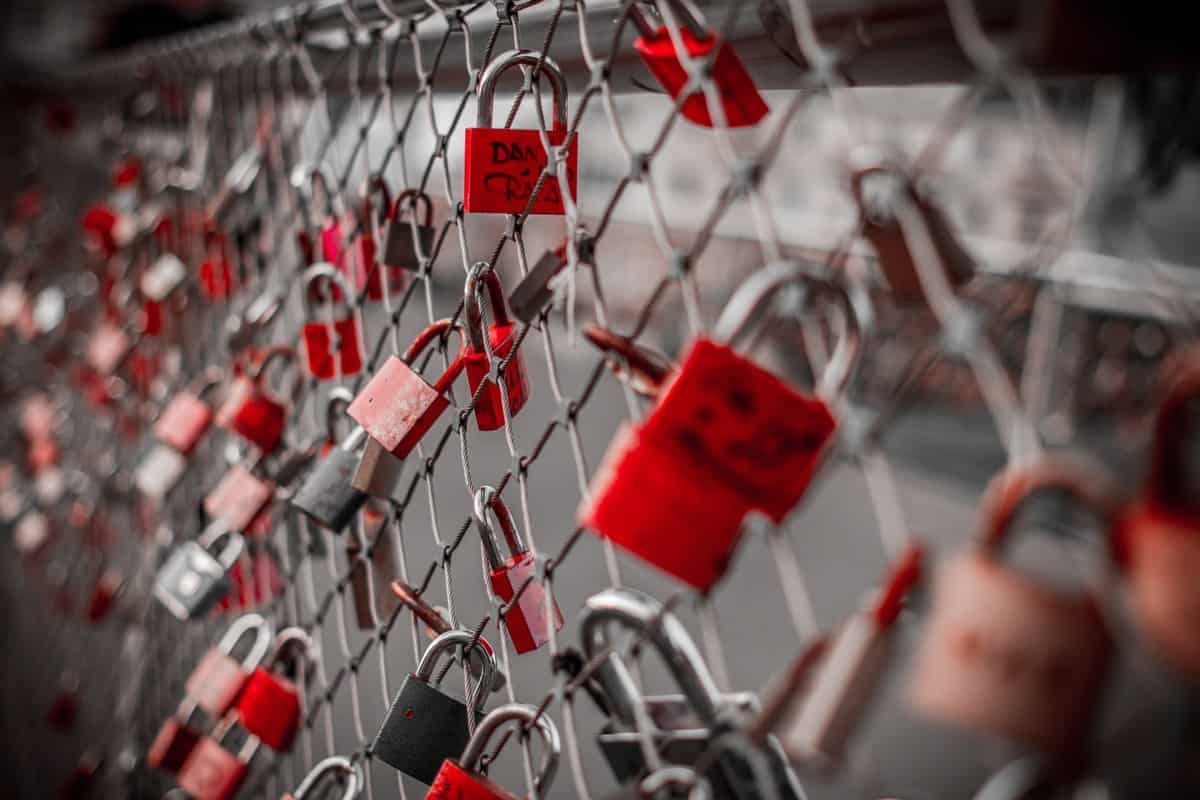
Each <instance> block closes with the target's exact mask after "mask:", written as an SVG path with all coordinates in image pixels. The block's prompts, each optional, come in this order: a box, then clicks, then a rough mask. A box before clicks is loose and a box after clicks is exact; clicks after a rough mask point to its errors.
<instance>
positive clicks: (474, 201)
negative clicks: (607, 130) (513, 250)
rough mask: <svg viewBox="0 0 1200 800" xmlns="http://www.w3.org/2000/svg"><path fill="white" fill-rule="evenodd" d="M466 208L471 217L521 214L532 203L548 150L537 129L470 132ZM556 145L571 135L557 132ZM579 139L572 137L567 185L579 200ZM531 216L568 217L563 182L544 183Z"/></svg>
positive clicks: (552, 134)
mask: <svg viewBox="0 0 1200 800" xmlns="http://www.w3.org/2000/svg"><path fill="white" fill-rule="evenodd" d="M466 135H467V139H466V164H465V169H464V180H463V206H464V210H465V211H466V212H467V213H468V214H521V213H523V212H524V211H525V207H526V206H527V205H530V203H529V200H530V198H531V197H532V196H533V190H534V188H535V187H536V186H537V182H538V177H539V176H540V175H541V174H542V170H544V169H545V168H546V163H547V159H546V150H545V148H544V147H542V139H541V135H540V133H539V132H538V131H536V130H521V129H513V128H467V134H466ZM549 140H550V144H551V145H552V146H559V145H561V144H562V143H563V142H564V141H565V140H566V131H564V130H551V131H550V132H549ZM578 163H579V137H578V136H575V137H572V139H571V145H570V148H569V150H568V152H567V160H566V164H565V165H564V166H563V167H562V169H565V170H566V171H567V185H568V186H569V187H570V191H571V197H572V198H574V197H576V183H577V180H578ZM529 213H530V214H564V213H566V212H565V209H564V207H563V197H562V192H561V191H560V190H559V184H558V180H557V178H547V179H546V180H545V181H543V183H542V187H541V190H540V191H539V192H538V195H537V199H536V200H535V201H534V202H533V204H532V206H531V208H530V211H529Z"/></svg>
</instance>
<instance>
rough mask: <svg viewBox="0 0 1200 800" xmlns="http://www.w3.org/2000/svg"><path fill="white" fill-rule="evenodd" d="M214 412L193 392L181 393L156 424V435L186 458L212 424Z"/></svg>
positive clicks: (172, 399) (168, 405)
mask: <svg viewBox="0 0 1200 800" xmlns="http://www.w3.org/2000/svg"><path fill="white" fill-rule="evenodd" d="M212 417H213V415H212V410H211V409H210V408H209V407H208V405H207V404H206V403H205V402H204V401H203V400H201V399H200V398H199V397H196V395H194V394H192V393H191V392H179V393H178V394H176V395H175V396H174V397H173V398H171V402H170V403H168V404H167V407H166V408H164V409H163V412H162V414H161V415H160V416H159V418H158V421H157V422H155V423H154V435H155V436H157V437H158V438H159V440H160V441H161V442H163V443H164V444H167V445H170V446H171V447H173V448H174V449H176V450H178V451H179V452H180V453H183V454H184V455H185V456H186V455H188V454H189V453H191V452H192V450H193V449H194V448H195V447H196V443H197V442H199V441H200V437H201V436H203V435H204V432H205V431H206V430H208V426H209V425H210V424H211V423H212Z"/></svg>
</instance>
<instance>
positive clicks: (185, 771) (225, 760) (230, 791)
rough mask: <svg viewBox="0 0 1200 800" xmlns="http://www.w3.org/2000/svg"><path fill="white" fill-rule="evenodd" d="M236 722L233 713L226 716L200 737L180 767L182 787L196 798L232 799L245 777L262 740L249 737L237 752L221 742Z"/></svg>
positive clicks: (209, 799)
mask: <svg viewBox="0 0 1200 800" xmlns="http://www.w3.org/2000/svg"><path fill="white" fill-rule="evenodd" d="M236 722H237V719H236V717H235V716H234V715H233V714H229V715H227V716H226V717H224V718H223V719H222V720H221V722H220V723H219V724H218V725H217V727H216V728H215V729H214V730H213V732H212V734H211V735H209V736H201V737H200V740H199V741H198V742H197V743H196V746H195V747H193V748H192V750H191V752H190V753H188V756H187V758H186V759H185V760H184V762H183V765H182V766H181V767H180V768H179V788H181V789H183V790H184V791H185V792H187V793H188V794H190V795H191V796H192V797H193V798H195V800H229V798H231V797H233V796H234V795H235V794H237V791H238V789H239V788H241V785H242V782H243V781H245V780H246V775H248V774H249V772H250V761H251V759H253V758H254V755H255V753H257V752H258V747H259V741H258V739H257V738H255V737H253V736H250V737H249V738H247V739H246V741H245V743H243V745H242V747H241V748H240V750H239V752H237V753H236V754H235V753H232V752H230V751H229V750H226V749H225V747H224V746H223V745H222V742H223V741H225V738H226V737H227V736H228V735H229V733H230V731H232V730H234V726H235V725H236Z"/></svg>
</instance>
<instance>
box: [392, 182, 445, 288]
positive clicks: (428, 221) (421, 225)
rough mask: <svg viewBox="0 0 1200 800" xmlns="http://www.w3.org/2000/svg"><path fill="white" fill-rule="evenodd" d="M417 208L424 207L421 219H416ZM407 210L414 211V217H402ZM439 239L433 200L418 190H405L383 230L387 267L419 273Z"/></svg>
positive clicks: (398, 198)
mask: <svg viewBox="0 0 1200 800" xmlns="http://www.w3.org/2000/svg"><path fill="white" fill-rule="evenodd" d="M418 207H420V208H423V209H424V211H423V212H421V214H420V220H421V221H420V222H418V221H417V215H418V211H417V209H418ZM407 209H411V210H412V218H411V219H410V220H402V219H401V217H402V216H403V215H404V211H405V210H407ZM436 239H437V228H435V227H433V200H431V199H430V198H429V195H427V194H425V193H424V192H422V191H421V190H419V189H405V190H404V191H403V192H401V193H400V194H399V195H397V197H396V200H395V202H393V203H391V204H390V207H389V208H388V212H387V224H386V226H385V227H384V233H383V259H382V260H383V263H384V264H387V265H388V267H392V268H398V269H404V270H408V271H409V272H419V271H420V270H421V264H422V263H424V260H425V259H426V258H428V257H429V256H430V255H431V254H432V253H433V245H434V242H435V240H436ZM389 277H390V275H389Z"/></svg>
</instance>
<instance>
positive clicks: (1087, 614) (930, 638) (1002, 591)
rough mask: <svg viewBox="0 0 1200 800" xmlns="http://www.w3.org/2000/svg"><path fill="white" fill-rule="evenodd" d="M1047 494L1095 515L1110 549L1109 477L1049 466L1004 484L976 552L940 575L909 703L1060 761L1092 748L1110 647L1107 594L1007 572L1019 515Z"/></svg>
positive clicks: (994, 491) (996, 487)
mask: <svg viewBox="0 0 1200 800" xmlns="http://www.w3.org/2000/svg"><path fill="white" fill-rule="evenodd" d="M1043 491H1055V492H1058V493H1062V494H1064V495H1065V496H1066V497H1067V498H1069V499H1070V500H1071V501H1072V502H1073V503H1074V504H1076V505H1077V506H1081V507H1083V508H1084V509H1087V510H1089V511H1090V512H1091V513H1093V514H1095V515H1096V517H1097V521H1098V522H1099V524H1100V525H1101V534H1102V536H1103V537H1104V539H1105V542H1104V544H1105V547H1106V551H1107V548H1108V547H1109V546H1110V544H1111V539H1110V537H1111V535H1112V532H1113V530H1114V523H1115V520H1116V514H1117V507H1116V500H1115V498H1116V497H1118V492H1117V491H1116V487H1115V486H1113V485H1112V484H1110V483H1109V482H1108V480H1107V478H1106V477H1105V476H1104V475H1103V474H1102V473H1098V472H1095V471H1093V470H1091V469H1085V468H1083V467H1081V466H1080V465H1076V464H1067V463H1064V462H1053V461H1046V462H1042V463H1040V464H1037V465H1034V466H1031V467H1026V468H1012V469H1010V470H1009V471H1006V472H1003V473H1001V474H1000V475H998V476H997V477H996V478H995V479H994V480H993V481H992V484H991V486H989V487H988V491H987V494H986V495H985V497H984V501H983V504H982V513H981V532H980V536H979V538H978V542H977V543H976V544H975V546H973V547H972V548H971V549H970V550H969V551H968V552H967V553H965V554H963V555H960V556H957V557H956V558H954V559H953V560H952V561H950V562H949V563H947V564H946V565H945V566H944V567H943V568H942V569H941V571H940V573H939V575H938V577H937V581H936V584H935V587H934V606H933V612H932V614H931V616H930V619H929V622H928V623H927V627H926V631H925V634H924V638H923V641H922V643H921V646H920V649H919V651H918V654H917V661H916V666H915V668H914V670H913V673H912V674H913V678H912V682H911V685H910V687H909V700H910V702H911V703H912V705H913V707H914V708H915V709H916V710H917V711H918V712H919V713H921V714H922V715H923V716H925V717H927V718H930V719H934V720H937V721H940V722H943V723H947V724H950V725H955V726H960V727H966V728H970V729H974V730H978V731H982V732H985V733H989V734H991V735H994V736H1000V737H1007V738H1010V739H1012V740H1015V741H1017V742H1019V743H1021V744H1022V745H1024V746H1027V747H1031V748H1034V749H1037V750H1040V751H1042V752H1044V753H1046V754H1049V755H1056V756H1059V755H1069V754H1070V753H1071V752H1072V751H1074V750H1075V749H1076V748H1078V747H1081V746H1082V745H1083V744H1084V734H1085V733H1086V731H1087V728H1088V725H1089V724H1090V722H1091V718H1092V712H1093V711H1094V710H1095V706H1096V703H1097V700H1098V699H1099V696H1100V691H1101V689H1102V686H1103V682H1104V677H1105V673H1106V672H1107V668H1108V664H1109V660H1110V656H1111V654H1112V637H1111V635H1110V633H1109V630H1108V627H1107V625H1106V624H1105V621H1104V617H1103V612H1102V611H1101V608H1100V602H1101V601H1100V600H1099V597H1098V594H1097V591H1096V590H1097V589H1098V588H1099V587H1093V588H1089V589H1087V590H1084V591H1074V592H1071V591H1064V590H1062V589H1058V588H1054V587H1051V586H1049V585H1047V584H1045V583H1044V582H1041V581H1039V580H1037V579H1035V578H1033V577H1031V576H1028V575H1025V574H1022V573H1021V572H1018V571H1017V570H1015V569H1013V568H1011V567H1006V566H1004V565H1003V564H1002V563H1001V562H1000V555H1001V552H1002V549H1003V547H1004V545H1005V544H1006V543H1007V542H1008V541H1009V540H1011V538H1012V533H1013V531H1012V528H1013V527H1014V521H1015V519H1016V517H1017V514H1018V512H1019V511H1020V510H1021V509H1022V506H1024V505H1025V501H1026V500H1027V499H1028V498H1030V497H1031V496H1033V495H1034V494H1036V493H1039V492H1043ZM1108 555H1109V553H1108V552H1106V553H1105V557H1106V558H1107V557H1108Z"/></svg>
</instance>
